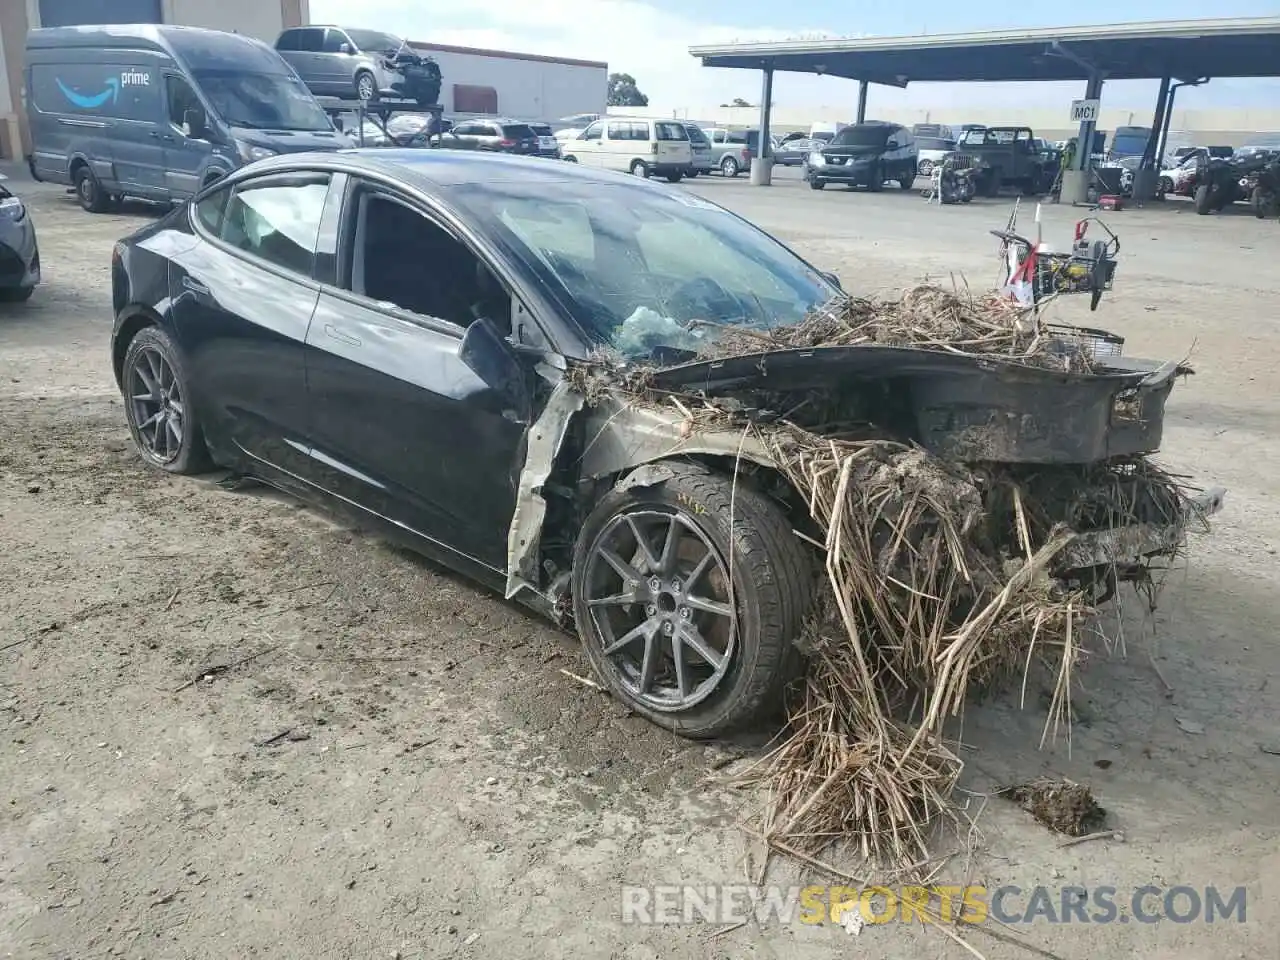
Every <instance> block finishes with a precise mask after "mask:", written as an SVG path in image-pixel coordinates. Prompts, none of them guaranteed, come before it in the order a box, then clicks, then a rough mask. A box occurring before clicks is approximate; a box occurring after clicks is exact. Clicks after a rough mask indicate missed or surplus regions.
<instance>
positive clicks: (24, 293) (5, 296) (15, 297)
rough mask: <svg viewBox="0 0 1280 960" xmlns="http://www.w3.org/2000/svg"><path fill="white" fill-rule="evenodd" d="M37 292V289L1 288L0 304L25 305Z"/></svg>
mask: <svg viewBox="0 0 1280 960" xmlns="http://www.w3.org/2000/svg"><path fill="white" fill-rule="evenodd" d="M35 292H36V288H35V287H0V303H25V302H26V301H28V300H30V299H31V295H32V294H33V293H35Z"/></svg>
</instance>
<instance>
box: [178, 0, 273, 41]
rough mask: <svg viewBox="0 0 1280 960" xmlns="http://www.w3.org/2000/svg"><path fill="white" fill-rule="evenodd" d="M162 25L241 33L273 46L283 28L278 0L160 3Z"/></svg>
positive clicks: (212, 0)
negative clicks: (171, 24) (176, 24)
mask: <svg viewBox="0 0 1280 960" xmlns="http://www.w3.org/2000/svg"><path fill="white" fill-rule="evenodd" d="M162 11H163V16H164V22H165V23H179V24H182V25H183V26H184V27H205V28H207V29H209V30H225V31H227V32H228V33H243V34H244V35H245V36H249V37H256V38H257V39H259V40H263V41H265V42H267V43H275V42H276V37H278V36H280V31H281V30H283V29H284V15H283V11H282V5H281V3H280V0H164V3H163V6H162Z"/></svg>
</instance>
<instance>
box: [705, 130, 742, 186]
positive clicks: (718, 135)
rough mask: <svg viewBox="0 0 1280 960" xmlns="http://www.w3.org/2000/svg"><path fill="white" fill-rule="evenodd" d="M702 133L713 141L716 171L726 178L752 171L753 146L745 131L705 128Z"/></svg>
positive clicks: (712, 156) (712, 158) (712, 159)
mask: <svg viewBox="0 0 1280 960" xmlns="http://www.w3.org/2000/svg"><path fill="white" fill-rule="evenodd" d="M702 132H703V133H704V134H706V136H707V139H708V140H709V141H711V162H712V164H713V165H714V168H715V169H716V170H719V171H720V172H721V173H722V174H724V175H725V176H726V177H736V176H737V175H738V174H740V173H741V172H742V171H743V170H750V169H751V154H752V150H751V144H750V143H749V142H748V138H747V134H746V133H745V132H744V131H741V130H726V129H724V128H723V127H703V128H702Z"/></svg>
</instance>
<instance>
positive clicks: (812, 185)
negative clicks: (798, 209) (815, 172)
mask: <svg viewBox="0 0 1280 960" xmlns="http://www.w3.org/2000/svg"><path fill="white" fill-rule="evenodd" d="M826 185H827V184H826V182H825V181H823V180H819V179H817V178H816V177H813V178H810V180H809V189H810V190H821V189H822V188H823V187H825V186H826Z"/></svg>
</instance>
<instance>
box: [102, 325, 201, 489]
mask: <svg viewBox="0 0 1280 960" xmlns="http://www.w3.org/2000/svg"><path fill="white" fill-rule="evenodd" d="M121 380H122V389H123V390H124V409H125V417H126V419H127V420H128V421H129V432H130V433H131V434H132V435H133V442H134V445H135V446H136V447H137V448H138V452H139V453H140V454H142V459H143V460H145V461H146V462H147V463H149V464H150V465H151V466H153V467H157V468H159V469H161V470H166V471H168V472H169V473H182V474H193V473H203V472H204V471H206V470H208V469H209V468H210V467H211V466H212V465H213V463H212V460H210V458H209V451H208V450H207V449H206V447H205V444H204V434H203V433H202V432H201V429H200V423H199V420H198V419H197V417H196V412H195V408H194V406H193V405H192V402H191V385H190V380H189V378H188V376H187V372H186V367H185V366H184V364H183V362H182V355H181V354H180V353H179V352H178V348H177V346H175V345H174V342H173V340H171V339H170V337H169V335H168V334H167V333H165V332H164V331H163V330H162V329H160V328H159V327H143V328H142V329H141V330H139V331H138V333H137V335H136V336H135V337H134V338H133V340H131V341H130V342H129V347H128V349H127V350H126V351H125V354H124V365H123V368H122V376H121Z"/></svg>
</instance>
